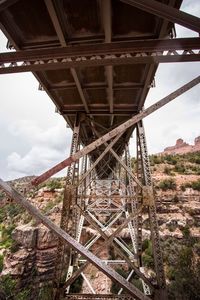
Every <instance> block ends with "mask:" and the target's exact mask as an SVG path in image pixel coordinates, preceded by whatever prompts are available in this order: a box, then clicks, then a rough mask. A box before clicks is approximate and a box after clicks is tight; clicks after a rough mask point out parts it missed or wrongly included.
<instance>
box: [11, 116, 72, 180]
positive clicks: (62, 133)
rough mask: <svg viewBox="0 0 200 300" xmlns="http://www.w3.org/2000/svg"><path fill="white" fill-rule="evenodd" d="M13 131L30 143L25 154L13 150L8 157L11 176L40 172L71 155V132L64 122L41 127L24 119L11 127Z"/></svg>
mask: <svg viewBox="0 0 200 300" xmlns="http://www.w3.org/2000/svg"><path fill="white" fill-rule="evenodd" d="M11 133H12V134H13V136H14V137H15V138H16V139H17V138H20V139H22V140H24V141H26V142H28V143H29V145H30V149H29V151H28V152H26V153H25V155H22V154H21V153H17V152H12V153H10V154H9V155H8V157H7V168H8V170H9V173H10V176H11V177H13V176H16V175H18V176H26V175H33V174H36V175H38V174H40V173H41V172H43V171H45V170H46V169H48V168H50V167H51V166H54V165H55V164H56V163H58V162H59V161H62V160H63V159H65V158H66V157H67V155H69V147H70V141H71V132H70V130H67V129H66V128H65V127H64V126H63V123H62V122H58V124H57V125H56V126H53V127H50V128H49V129H46V130H45V129H43V130H42V129H41V128H40V127H38V126H37V125H36V124H35V123H34V122H33V121H30V120H22V121H20V122H18V123H17V124H16V125H15V126H14V125H13V126H12V128H11Z"/></svg>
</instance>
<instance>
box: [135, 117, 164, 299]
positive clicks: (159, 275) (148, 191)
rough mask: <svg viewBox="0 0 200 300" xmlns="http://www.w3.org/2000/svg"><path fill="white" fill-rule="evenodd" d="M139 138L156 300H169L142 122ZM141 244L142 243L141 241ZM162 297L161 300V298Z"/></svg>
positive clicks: (143, 197)
mask: <svg viewBox="0 0 200 300" xmlns="http://www.w3.org/2000/svg"><path fill="white" fill-rule="evenodd" d="M137 138H138V160H139V161H138V166H140V168H138V173H140V174H141V175H140V176H141V179H142V182H143V185H144V186H143V191H142V202H143V206H144V207H145V209H146V210H147V213H148V216H149V221H150V231H151V241H152V248H153V258H154V267H155V273H156V280H157V286H158V291H157V293H155V299H163V300H165V299H167V290H166V280H165V273H164V265H163V258H162V251H161V246H160V238H159V228H158V222H157V216H156V204H155V198H154V193H153V185H152V177H151V171H150V162H149V156H148V151H147V144H146V137H145V130H144V126H143V122H142V121H140V122H138V124H137ZM141 232H142V231H141V229H140V231H139V236H138V238H139V239H140V240H141ZM140 243H141V241H140ZM141 261H142V260H141ZM158 295H160V296H161V295H162V297H161V298H159V297H160V296H158Z"/></svg>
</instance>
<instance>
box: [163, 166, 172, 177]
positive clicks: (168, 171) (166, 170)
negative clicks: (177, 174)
mask: <svg viewBox="0 0 200 300" xmlns="http://www.w3.org/2000/svg"><path fill="white" fill-rule="evenodd" d="M164 173H165V174H167V175H172V172H171V169H170V168H169V167H167V166H165V168H164Z"/></svg>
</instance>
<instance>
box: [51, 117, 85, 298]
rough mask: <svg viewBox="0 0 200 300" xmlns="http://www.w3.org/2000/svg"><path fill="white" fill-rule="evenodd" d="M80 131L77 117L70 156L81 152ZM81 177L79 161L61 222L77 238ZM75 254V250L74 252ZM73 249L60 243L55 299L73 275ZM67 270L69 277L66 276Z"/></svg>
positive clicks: (73, 166) (67, 190)
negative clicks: (77, 199) (76, 187)
mask: <svg viewBox="0 0 200 300" xmlns="http://www.w3.org/2000/svg"><path fill="white" fill-rule="evenodd" d="M79 131H80V120H79V116H78V115H77V116H76V120H75V124H74V130H73V135H72V142H71V150H70V155H73V154H74V153H76V152H77V151H78V150H79ZM78 177H79V160H77V161H76V162H75V163H73V164H71V165H70V166H69V167H68V169H67V177H66V184H65V190H64V196H63V205H62V213H61V220H60V228H61V229H63V230H65V231H66V232H67V231H68V232H69V231H70V233H71V236H72V237H73V238H75V236H76V222H77V217H76V211H75V206H74V204H75V203H74V202H75V201H76V194H77V191H76V189H74V185H77V183H78ZM70 219H72V226H69V220H70ZM73 252H74V250H73ZM72 264H73V262H72V249H71V248H69V247H68V246H66V245H64V244H63V242H62V241H61V240H59V242H58V249H57V259H56V266H55V279H56V295H55V299H56V300H57V299H58V300H59V299H60V297H61V295H60V292H61V289H60V288H61V286H62V284H63V283H64V282H65V280H66V277H67V278H69V277H70V276H71V273H72V269H73V267H72ZM66 270H67V275H65V274H66Z"/></svg>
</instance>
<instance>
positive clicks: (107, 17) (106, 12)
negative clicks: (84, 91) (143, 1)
mask: <svg viewBox="0 0 200 300" xmlns="http://www.w3.org/2000/svg"><path fill="white" fill-rule="evenodd" d="M100 3H101V11H102V23H103V27H104V33H105V43H111V37H112V24H111V21H112V16H111V10H112V9H111V0H101V2H100ZM105 74H106V78H107V82H108V89H107V96H108V102H109V105H110V113H113V68H112V66H106V67H105ZM113 118H114V117H113V116H111V126H112V123H113Z"/></svg>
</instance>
